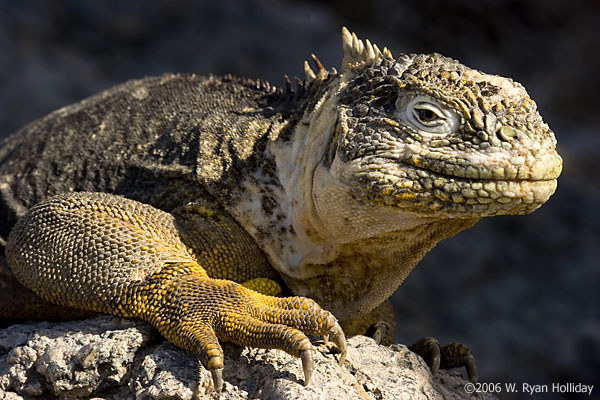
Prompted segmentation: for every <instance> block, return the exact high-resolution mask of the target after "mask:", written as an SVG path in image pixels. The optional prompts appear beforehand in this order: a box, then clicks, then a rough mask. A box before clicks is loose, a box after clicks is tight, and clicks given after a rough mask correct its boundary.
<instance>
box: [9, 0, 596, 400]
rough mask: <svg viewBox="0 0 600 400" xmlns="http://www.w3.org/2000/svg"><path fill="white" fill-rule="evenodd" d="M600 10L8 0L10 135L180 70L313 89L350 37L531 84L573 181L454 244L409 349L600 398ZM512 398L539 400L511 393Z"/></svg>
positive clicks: (437, 264) (390, 2)
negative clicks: (448, 351) (305, 82)
mask: <svg viewBox="0 0 600 400" xmlns="http://www.w3.org/2000/svg"><path fill="white" fill-rule="evenodd" d="M599 21H600V2H597V1H594V0H588V1H584V0H580V1H576V0H574V1H569V2H567V1H560V0H533V1H516V0H491V1H477V0H471V1H469V0H453V1H451V0H429V1H427V0H407V1H394V0H375V1H360V0H350V1H342V0H329V1H308V0H305V1H291V0H286V1H275V0H271V1H269V0H245V1H240V0H220V1H218V2H213V1H192V0H189V1H187V0H175V1H150V0H144V1H142V0H129V1H126V2H124V1H120V0H105V1H102V2H100V1H92V0H71V1H58V0H57V1H51V0H46V1H19V2H13V1H9V0H1V1H0V136H1V137H5V136H7V135H9V134H10V133H11V132H13V131H15V130H16V129H18V128H20V127H21V126H23V125H25V124H26V123H28V122H30V121H32V120H34V119H36V118H39V117H42V116H44V115H45V114H47V113H48V112H50V111H52V110H54V109H57V108H59V107H62V106H65V105H68V104H70V103H72V102H75V101H77V100H80V99H82V98H84V97H87V96H89V95H91V94H94V93H96V92H98V91H100V90H103V89H106V88H108V87H110V86H112V85H114V84H117V83H120V82H123V81H125V80H128V79H132V78H140V77H143V76H147V75H157V74H162V73H164V72H194V73H198V74H208V73H215V74H224V73H233V74H236V75H241V76H247V77H252V78H262V79H266V80H268V81H270V82H271V83H272V84H275V85H282V84H283V75H284V74H288V75H290V76H294V75H297V76H303V72H302V71H303V69H302V63H303V61H304V60H305V59H309V57H310V54H311V53H315V54H316V55H318V57H319V58H320V59H321V61H322V62H323V64H324V65H325V66H326V67H328V68H329V67H332V66H335V67H339V65H340V62H341V57H342V50H341V43H340V28H341V26H343V25H344V26H347V27H348V28H349V29H350V30H353V31H355V32H356V33H357V34H358V35H359V37H362V38H369V39H370V40H371V41H372V42H375V43H377V44H378V45H379V46H380V47H383V46H387V47H389V48H390V49H391V50H392V51H393V53H394V55H396V56H397V55H398V53H400V52H409V53H410V52H440V53H443V54H445V55H447V56H451V57H453V58H457V59H459V60H461V61H462V62H463V63H465V64H467V65H469V66H471V67H475V68H477V69H481V70H483V71H485V72H489V73H495V74H499V75H504V76H510V77H512V78H514V79H515V80H517V81H519V82H521V83H522V84H524V86H525V87H526V88H527V89H528V91H529V93H530V95H531V97H532V98H533V99H534V100H535V101H536V102H537V104H538V106H539V109H540V111H541V114H542V115H543V116H544V118H545V120H546V121H547V122H548V123H549V125H550V126H551V128H552V129H553V130H554V131H555V132H556V136H557V139H558V143H559V144H558V146H559V152H560V154H561V155H562V156H563V158H564V171H563V174H562V176H561V178H560V179H559V186H558V190H557V192H556V194H555V195H554V197H552V198H551V199H550V201H549V202H548V204H546V205H545V206H543V207H542V208H541V209H540V210H538V211H536V212H535V213H533V214H531V215H527V216H518V217H494V218H488V219H486V220H483V221H482V222H480V223H479V224H478V225H477V226H476V227H474V228H472V229H470V230H468V231H465V232H463V233H461V234H459V235H457V236H456V237H455V238H452V239H449V240H446V241H445V242H442V243H441V244H440V245H439V246H438V247H436V248H435V249H434V250H433V251H432V252H431V253H430V254H429V255H428V256H427V257H426V258H425V259H424V260H423V261H422V262H421V264H420V265H419V267H417V269H416V270H415V271H414V272H413V273H412V274H411V275H410V276H409V278H408V279H407V280H406V282H405V283H404V284H403V285H402V286H401V288H400V290H398V291H397V293H396V294H395V295H394V296H393V301H394V303H395V307H396V311H397V318H398V327H397V332H396V339H397V341H398V342H400V343H406V344H410V343H412V342H414V341H415V340H417V339H418V338H420V337H421V336H435V337H437V338H438V339H440V341H441V342H442V343H446V342H453V341H458V342H462V343H465V344H467V345H469V346H470V347H471V348H472V349H473V351H474V352H475V355H476V357H477V359H478V361H479V365H480V369H481V373H480V376H481V378H480V381H481V382H489V383H495V382H515V383H517V388H520V385H521V382H526V383H529V384H546V385H549V386H551V384H552V383H568V382H572V383H575V384H577V383H582V384H587V385H595V388H594V393H593V394H592V396H591V397H589V396H585V397H582V396H580V395H575V394H574V395H568V394H565V395H555V396H550V395H548V396H544V398H586V399H587V398H595V399H600V295H599V294H598V286H599V285H600V185H599V183H600V163H599V161H598V160H599V157H600V135H598V133H597V131H598V126H599V122H598V116H599V114H600V109H599V106H600V101H599V99H600V27H599V25H600V24H599ZM499 396H500V397H501V398H521V397H523V398H525V397H528V396H527V395H525V394H523V393H521V394H518V395H508V394H506V393H501V394H500V395H499Z"/></svg>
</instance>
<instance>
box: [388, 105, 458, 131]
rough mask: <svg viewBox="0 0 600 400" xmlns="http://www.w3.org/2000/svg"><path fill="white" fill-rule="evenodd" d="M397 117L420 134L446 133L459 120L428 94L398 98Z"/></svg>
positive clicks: (451, 129) (454, 128)
mask: <svg viewBox="0 0 600 400" xmlns="http://www.w3.org/2000/svg"><path fill="white" fill-rule="evenodd" d="M396 106H397V107H398V112H399V117H400V118H401V119H402V120H403V121H404V122H405V123H406V124H407V125H409V126H411V127H412V128H413V129H415V130H416V131H417V132H419V133H420V134H422V135H425V136H427V135H448V134H450V133H452V132H454V131H455V130H456V129H457V127H458V125H459V122H460V119H459V117H458V115H457V114H456V113H455V112H453V111H452V110H450V109H449V108H448V107H446V106H445V105H444V104H442V103H439V102H438V101H437V100H436V99H434V98H430V97H428V96H416V97H412V98H410V97H409V98H404V99H401V98H399V99H398V103H397V104H396Z"/></svg>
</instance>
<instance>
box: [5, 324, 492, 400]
mask: <svg viewBox="0 0 600 400" xmlns="http://www.w3.org/2000/svg"><path fill="white" fill-rule="evenodd" d="M316 344H317V346H316V347H317V349H318V351H315V352H314V358H315V367H316V370H315V373H314V375H313V377H312V380H311V382H310V384H309V385H308V386H303V384H302V383H303V373H302V366H301V363H300V361H299V360H298V359H297V358H294V357H292V356H290V355H288V354H286V353H285V352H283V351H280V350H261V349H247V348H246V349H241V348H239V347H237V346H234V345H231V344H225V345H224V351H225V369H224V373H223V376H224V380H225V386H224V388H223V393H222V395H221V396H220V398H223V399H311V400H315V399H317V400H318V399H333V398H336V399H339V398H353V399H415V398H422V399H460V398H471V399H474V398H478V399H493V398H494V397H493V396H490V395H487V394H480V395H479V396H468V395H467V394H466V393H465V392H464V385H465V384H466V382H465V381H464V380H463V378H462V377H461V376H460V372H459V371H452V372H445V371H442V372H440V373H439V375H438V376H436V377H435V379H434V378H433V377H432V376H431V373H430V372H429V369H428V368H427V366H426V364H425V363H424V362H423V360H422V359H421V358H420V357H418V356H416V355H415V354H414V353H412V352H410V351H409V350H408V349H407V348H406V346H404V345H392V346H388V347H386V346H378V345H376V344H375V342H374V341H373V340H372V339H370V338H367V337H364V336H356V337H353V338H350V339H349V342H348V345H349V346H348V358H347V361H346V363H345V365H344V366H343V367H340V366H339V365H338V363H337V361H336V359H335V357H336V356H335V355H333V354H331V352H330V351H328V348H327V346H326V345H325V344H323V343H320V344H319V343H318V342H317V343H316ZM210 382H211V381H210V374H209V373H208V372H207V371H206V370H205V369H204V368H201V367H200V366H199V364H198V361H197V360H196V359H195V358H194V357H193V356H192V355H191V354H189V353H187V352H185V351H183V350H180V349H178V348H176V347H175V346H173V345H172V344H170V343H168V342H166V341H165V340H163V339H162V338H161V337H160V336H159V335H158V334H157V333H156V332H155V331H154V330H153V329H152V328H150V327H149V326H148V325H147V324H145V323H143V322H140V321H133V320H125V319H119V318H114V317H110V316H98V317H94V318H90V319H87V320H83V321H71V322H63V323H51V322H38V323H31V324H22V325H14V326H11V327H9V328H6V329H3V330H0V400H12V399H30V398H55V397H56V398H61V399H77V398H93V399H115V400H116V399H130V398H140V399H173V400H174V399H181V400H188V399H192V398H194V396H196V397H197V398H200V399H215V398H218V396H217V395H216V394H214V393H213V392H212V389H211V383H210Z"/></svg>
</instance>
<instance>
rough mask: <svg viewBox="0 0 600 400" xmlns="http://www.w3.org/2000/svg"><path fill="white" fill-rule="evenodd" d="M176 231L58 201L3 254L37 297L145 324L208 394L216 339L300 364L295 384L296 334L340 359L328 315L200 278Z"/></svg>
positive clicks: (25, 223) (24, 223) (160, 216)
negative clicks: (178, 354) (197, 365)
mask: <svg viewBox="0 0 600 400" xmlns="http://www.w3.org/2000/svg"><path fill="white" fill-rule="evenodd" d="M183 226H185V223H183V224H181V223H178V222H177V220H176V219H175V217H174V216H173V215H171V214H169V213H165V212H163V211H160V210H157V209H155V208H153V207H151V206H148V205H145V204H142V203H139V202H136V201H132V200H128V199H124V198H121V197H118V196H114V195H109V194H104V193H73V194H66V195H59V196H56V197H53V198H50V199H48V200H46V201H44V202H41V203H39V204H37V205H35V206H34V207H32V208H31V209H30V210H29V211H28V213H27V214H26V215H25V216H23V217H22V218H21V219H20V220H19V222H18V223H17V224H16V225H15V227H14V228H13V230H12V231H11V234H10V236H9V240H8V244H7V248H6V254H7V259H8V262H9V265H10V267H11V268H12V269H13V272H14V274H15V276H16V277H17V279H18V280H19V281H20V282H21V283H23V284H24V285H25V286H27V287H29V288H31V289H32V290H33V291H34V292H35V293H37V294H38V295H39V296H41V297H42V298H44V299H46V300H49V301H51V302H53V303H56V304H59V305H63V306H69V307H74V308H79V309H85V310H93V311H99V312H105V313H110V314H114V315H118V316H125V317H137V318H142V319H144V320H146V321H148V322H150V323H151V324H152V325H153V326H155V327H156V328H157V329H158V330H159V331H160V332H161V333H162V334H163V335H164V336H165V337H166V338H167V339H168V340H170V341H171V342H173V343H174V344H175V345H177V346H179V347H181V348H183V349H186V350H188V351H190V352H191V353H193V354H195V355H196V356H197V357H198V358H199V359H200V361H201V362H202V364H203V365H204V367H205V368H207V369H208V370H210V371H211V374H212V377H213V381H214V386H215V388H216V390H220V388H221V386H222V368H223V351H222V349H221V346H220V345H219V340H221V341H231V342H234V343H237V344H239V345H244V346H252V347H262V348H279V349H282V350H284V351H286V352H288V353H290V354H292V355H295V356H299V357H301V359H302V364H303V369H304V374H305V384H306V383H308V381H309V379H310V376H311V373H312V369H313V362H312V355H311V350H312V345H311V343H310V341H309V339H308V338H307V337H306V335H305V333H307V334H316V335H322V336H329V337H330V338H331V339H332V341H333V342H334V343H335V344H336V346H337V347H338V348H339V349H340V350H341V356H340V362H342V361H343V359H344V356H345V351H346V350H345V348H346V347H345V338H344V334H343V331H342V329H341V327H340V325H339V324H338V322H337V320H336V319H335V317H334V316H333V315H332V314H331V313H329V312H328V311H325V310H323V309H321V308H320V307H319V306H318V305H317V304H316V303H315V302H314V301H312V300H310V299H307V298H303V297H287V298H278V297H272V296H267V295H264V294H260V293H258V292H255V291H253V290H250V289H247V288H245V287H243V286H242V285H240V284H238V283H235V282H232V281H229V280H221V279H214V278H212V277H209V276H208V274H207V272H206V270H205V268H203V267H202V266H201V265H200V264H199V263H198V262H197V261H196V258H195V257H193V256H192V251H191V250H190V249H189V248H188V246H186V245H185V244H184V242H183V241H182V240H181V237H182V236H185V234H184V235H182V229H184V228H183ZM198 233H199V234H201V232H198ZM209 236H210V235H209ZM226 245H227V243H214V246H219V247H220V249H221V250H225V249H226Z"/></svg>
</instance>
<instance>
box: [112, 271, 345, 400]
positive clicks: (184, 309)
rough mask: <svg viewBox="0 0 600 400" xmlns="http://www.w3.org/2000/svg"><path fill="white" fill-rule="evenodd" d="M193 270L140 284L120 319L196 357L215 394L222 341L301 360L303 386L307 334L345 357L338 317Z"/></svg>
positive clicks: (307, 370)
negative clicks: (142, 325)
mask: <svg viewBox="0 0 600 400" xmlns="http://www.w3.org/2000/svg"><path fill="white" fill-rule="evenodd" d="M198 269H199V266H197V265H194V264H173V265H171V266H168V267H166V268H164V269H163V270H161V271H160V272H159V273H156V274H154V275H152V276H151V277H149V279H147V280H146V281H144V282H140V284H139V285H137V287H133V288H132V289H131V293H132V295H131V296H127V298H126V300H125V301H124V302H123V303H122V304H120V305H119V306H118V308H117V310H118V312H117V314H121V315H124V316H132V317H138V318H142V319H145V320H147V321H148V322H150V323H151V324H152V325H154V326H155V327H156V328H157V329H158V330H159V331H160V332H161V334H162V335H163V336H164V337H165V338H167V339H168V340H169V341H171V342H172V343H174V344H175V345H177V346H179V347H181V348H184V349H186V350H188V351H190V352H191V353H193V354H195V355H196V356H197V357H198V358H199V360H200V361H201V362H202V364H203V365H204V367H205V368H206V369H208V370H209V371H210V372H211V374H212V378H213V383H214V387H215V390H216V391H220V389H221V387H222V385H223V379H222V372H221V371H222V369H223V350H222V348H221V346H220V344H219V341H224V342H233V343H236V344H238V345H242V346H249V347H258V348H276V349H281V350H284V351H286V352H287V353H289V354H291V355H294V356H296V357H300V359H301V360H302V367H303V370H304V384H305V385H306V384H308V382H309V381H310V377H311V375H312V372H313V369H314V365H313V356H312V350H313V347H312V344H311V342H310V340H309V339H308V337H307V336H306V334H314V335H320V336H323V337H324V338H325V340H327V338H329V339H331V341H332V342H333V343H334V344H335V345H336V346H337V347H338V349H339V350H340V352H341V354H340V360H339V362H340V363H343V361H344V358H345V355H346V343H345V336H344V332H343V331H342V328H341V327H340V325H339V324H338V322H337V320H336V319H335V317H334V316H333V315H332V314H331V313H330V312H328V311H325V310H323V309H322V308H321V307H319V305H318V304H317V303H316V302H314V301H313V300H310V299H308V298H304V297H274V296H268V295H264V294H261V293H258V292H256V291H254V290H250V289H247V288H246V287H244V286H242V285H240V284H238V283H235V282H232V281H228V280H221V279H212V278H208V277H206V275H202V274H201V271H199V270H198Z"/></svg>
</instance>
